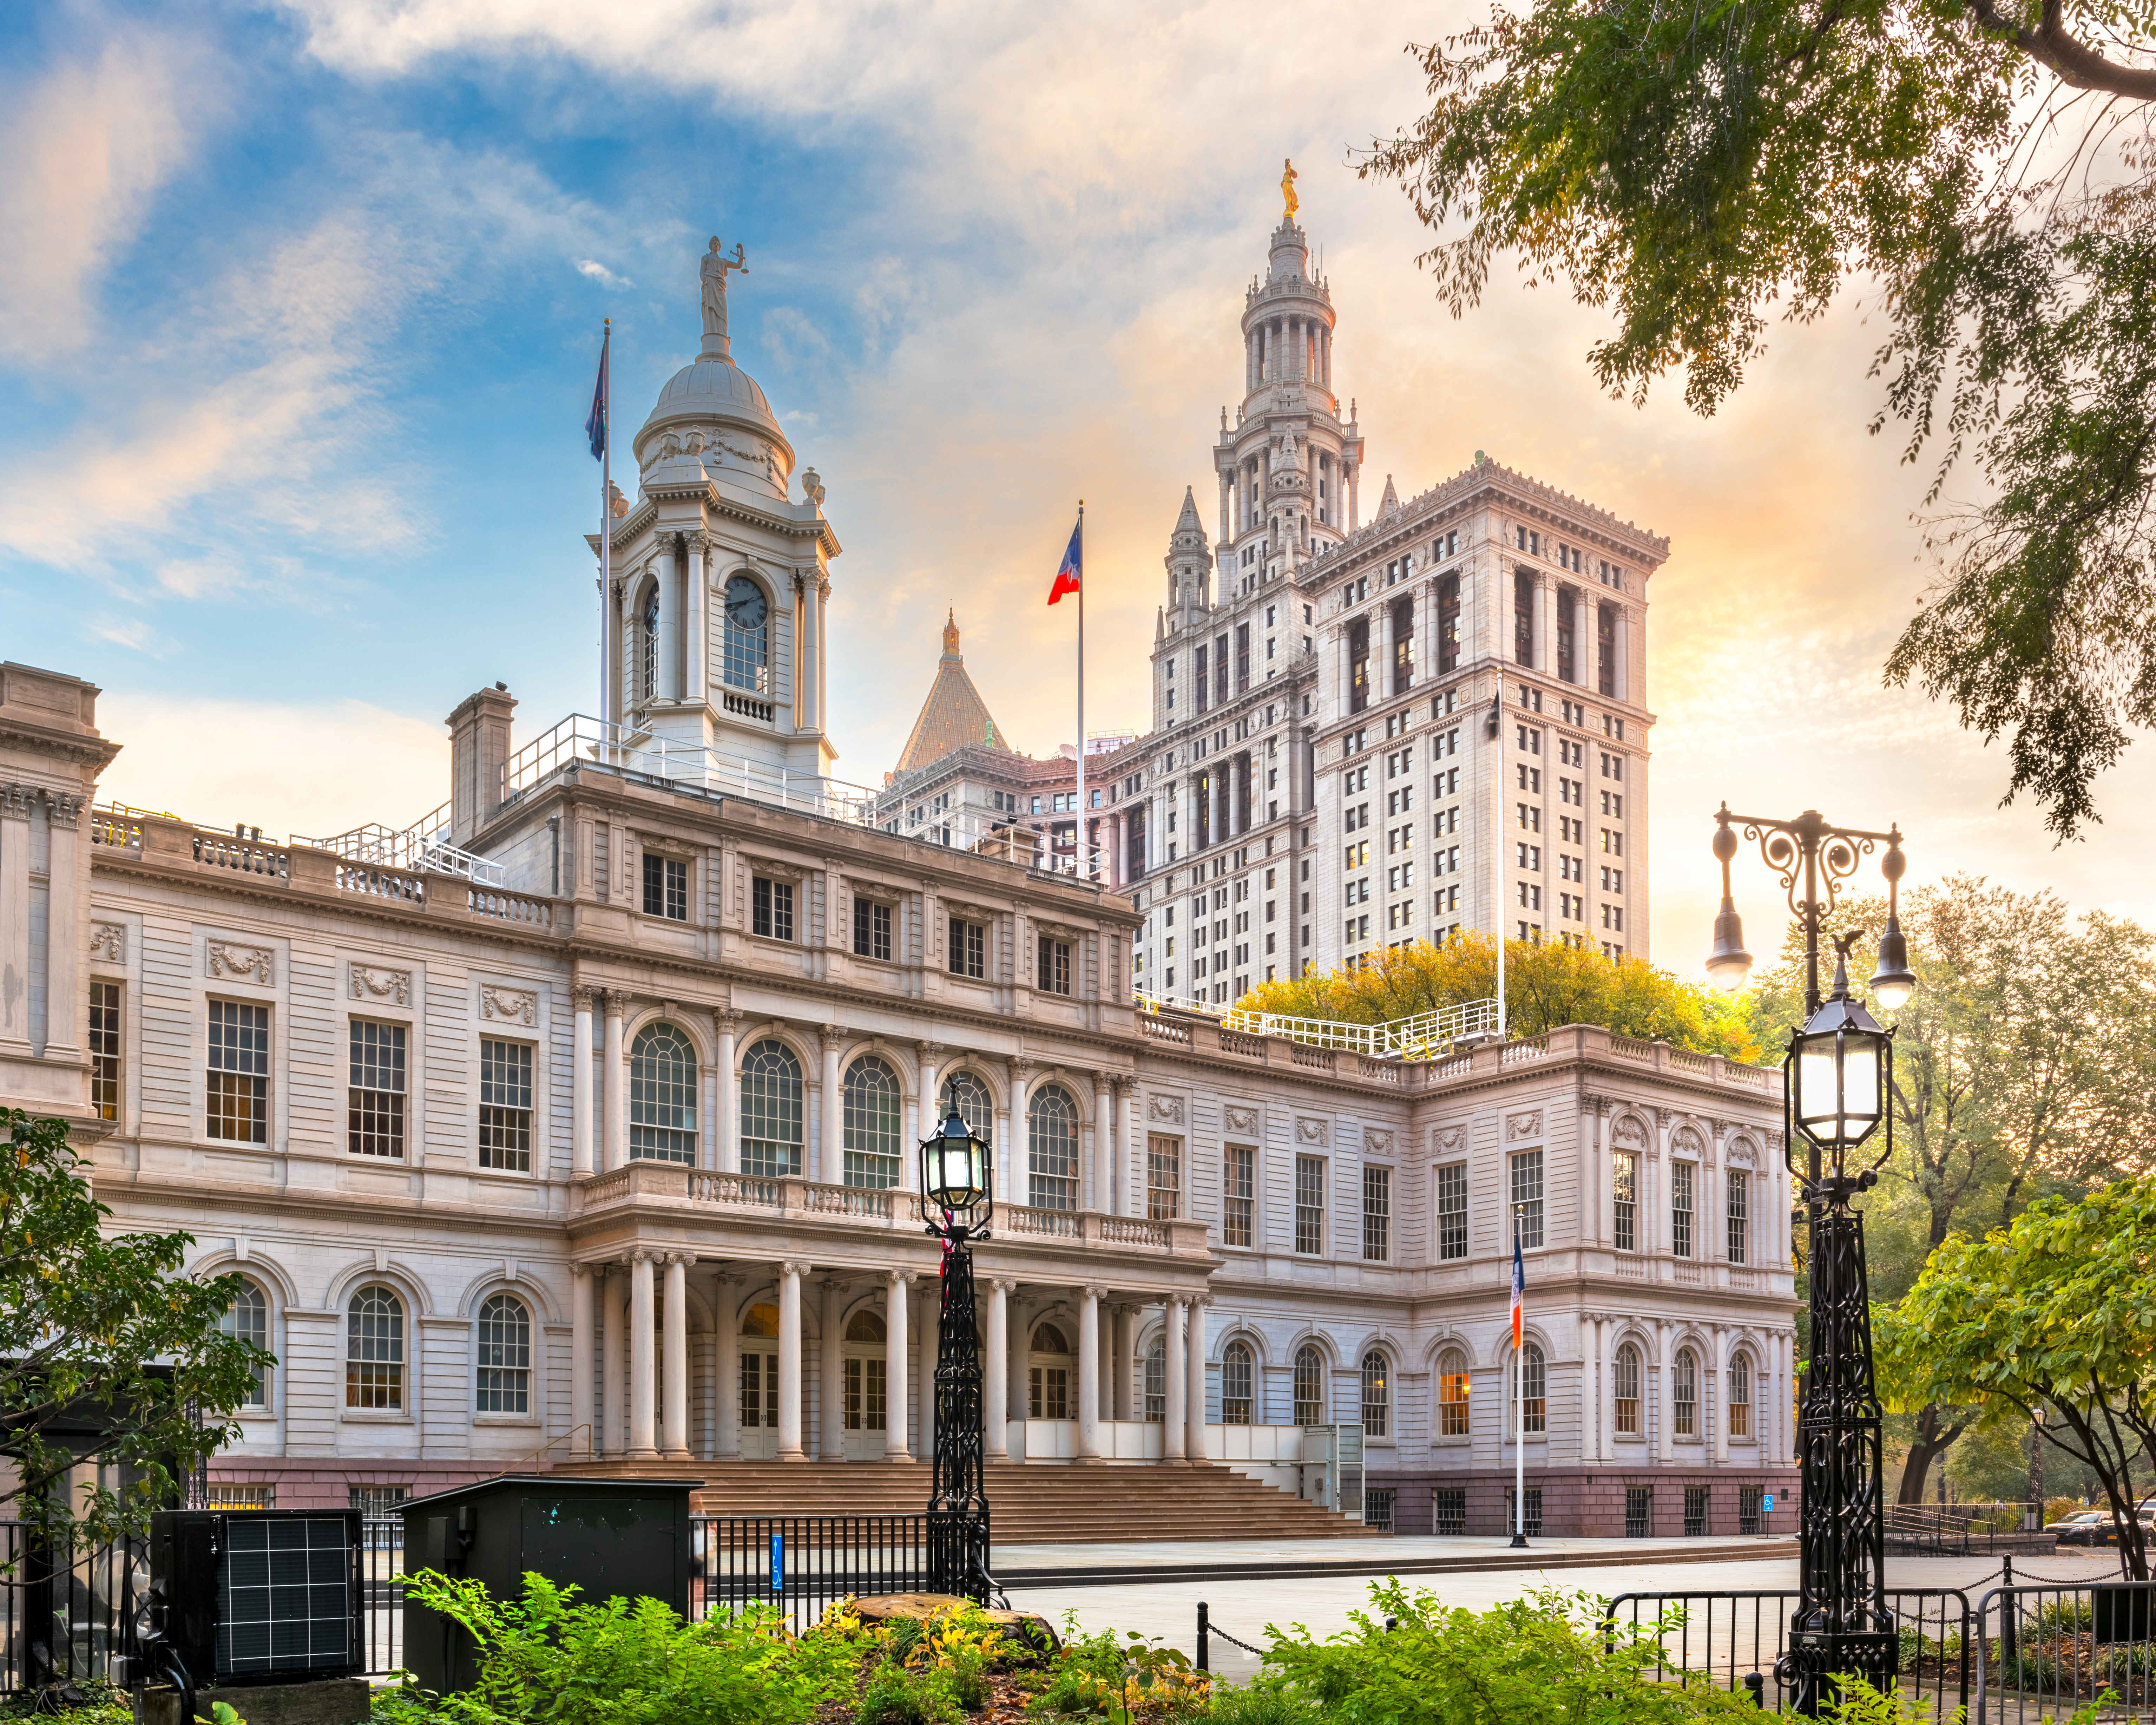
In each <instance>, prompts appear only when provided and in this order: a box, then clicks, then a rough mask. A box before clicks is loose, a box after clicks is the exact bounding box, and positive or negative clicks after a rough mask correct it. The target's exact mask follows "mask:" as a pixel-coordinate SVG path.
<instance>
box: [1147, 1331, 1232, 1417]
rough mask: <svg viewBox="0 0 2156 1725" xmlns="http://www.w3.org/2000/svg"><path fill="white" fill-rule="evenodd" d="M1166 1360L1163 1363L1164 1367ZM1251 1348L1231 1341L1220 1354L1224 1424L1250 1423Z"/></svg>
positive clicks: (1221, 1402) (1221, 1406)
mask: <svg viewBox="0 0 2156 1725" xmlns="http://www.w3.org/2000/svg"><path fill="white" fill-rule="evenodd" d="M1162 1364H1163V1369H1165V1368H1166V1362H1165V1361H1163V1363H1162ZM1251 1375H1252V1374H1251V1371H1250V1349H1249V1348H1246V1347H1245V1346H1244V1344H1243V1343H1240V1342H1230V1343H1229V1344H1228V1346H1227V1348H1226V1350H1225V1351H1224V1353H1222V1354H1221V1356H1220V1423H1221V1424H1222V1425H1249V1424H1250V1378H1251Z"/></svg>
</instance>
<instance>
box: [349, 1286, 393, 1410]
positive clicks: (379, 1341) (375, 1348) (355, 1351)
mask: <svg viewBox="0 0 2156 1725" xmlns="http://www.w3.org/2000/svg"><path fill="white" fill-rule="evenodd" d="M345 1318H346V1327H345V1350H344V1404H345V1406H346V1407H347V1408H392V1409H401V1408H402V1407H403V1405H404V1306H403V1301H400V1300H398V1297H397V1296H396V1295H395V1294H393V1293H392V1292H391V1291H389V1290H388V1288H384V1287H372V1286H370V1287H364V1288H362V1289H361V1290H360V1291H358V1292H357V1293H356V1294H354V1295H353V1296H352V1302H351V1304H350V1305H349V1306H347V1307H346V1308H345Z"/></svg>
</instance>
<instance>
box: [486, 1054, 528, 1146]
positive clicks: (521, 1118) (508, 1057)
mask: <svg viewBox="0 0 2156 1725" xmlns="http://www.w3.org/2000/svg"><path fill="white" fill-rule="evenodd" d="M479 1165H480V1167H481V1168H508V1169H510V1170H511V1171H512V1172H514V1173H520V1174H522V1173H530V1172H531V1045H529V1044H528V1043H523V1042H495V1041H493V1040H490V1039H488V1038H485V1037H481V1038H480V1045H479Z"/></svg>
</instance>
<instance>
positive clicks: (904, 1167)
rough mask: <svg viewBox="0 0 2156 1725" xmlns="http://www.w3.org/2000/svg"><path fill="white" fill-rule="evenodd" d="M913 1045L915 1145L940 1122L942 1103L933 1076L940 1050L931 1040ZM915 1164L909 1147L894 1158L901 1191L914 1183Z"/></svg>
mask: <svg viewBox="0 0 2156 1725" xmlns="http://www.w3.org/2000/svg"><path fill="white" fill-rule="evenodd" d="M913 1046H914V1050H915V1051H916V1053H917V1054H918V1055H920V1056H921V1086H920V1096H921V1101H920V1103H919V1107H920V1111H921V1121H920V1127H921V1129H920V1131H919V1132H917V1133H916V1135H915V1137H914V1142H915V1143H916V1144H918V1143H919V1142H921V1139H923V1138H925V1137H927V1136H928V1135H929V1134H930V1133H931V1132H934V1131H935V1130H936V1128H937V1127H939V1126H941V1125H942V1123H943V1106H942V1101H941V1100H940V1099H939V1097H938V1096H937V1076H938V1074H939V1073H940V1072H941V1071H942V1060H943V1050H942V1049H941V1048H940V1047H938V1046H937V1045H936V1044H935V1043H932V1042H916V1043H915V1044H914V1045H913ZM918 1167H919V1163H918V1159H917V1158H916V1156H915V1154H914V1153H913V1152H912V1150H911V1147H909V1149H908V1151H907V1153H906V1154H905V1155H903V1156H901V1157H900V1158H899V1159H898V1183H899V1188H900V1189H901V1191H906V1192H911V1191H912V1190H913V1188H914V1183H915V1182H916V1180H917V1179H918V1178H920V1177H919V1174H918V1173H917V1172H916V1170H917V1168H918Z"/></svg>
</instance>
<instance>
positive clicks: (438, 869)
mask: <svg viewBox="0 0 2156 1725" xmlns="http://www.w3.org/2000/svg"><path fill="white" fill-rule="evenodd" d="M449 832H450V827H449V804H448V803H443V804H442V806H441V807H440V808H439V809H430V810H429V812H428V813H426V814H423V815H421V816H420V817H419V819H417V820H415V821H413V823H412V824H411V825H410V826H408V827H387V826H384V825H382V823H381V822H379V821H369V822H368V823H367V824H366V825H365V826H362V827H354V828H353V829H352V830H351V831H350V832H348V833H333V834H331V835H330V836H329V837H328V838H326V839H302V838H300V837H299V836H298V835H297V834H294V835H293V839H292V842H293V843H294V844H295V845H308V846H311V848H313V849H314V850H326V851H329V852H331V854H333V855H337V856H341V857H342V858H343V859H344V860H346V862H354V863H366V864H370V865H372V866H374V867H376V868H380V869H405V870H410V871H412V872H413V873H415V874H427V875H456V876H458V877H459V878H461V879H463V880H470V881H471V882H473V883H474V884H475V885H476V886H500V885H501V883H502V880H503V878H504V871H503V869H502V866H501V865H500V863H497V862H490V861H488V860H486V858H485V857H483V856H476V855H473V853H472V852H470V851H469V850H464V849H463V848H462V847H461V846H459V845H456V844H455V843H454V842H453V841H452V840H451V839H450V837H449Z"/></svg>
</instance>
